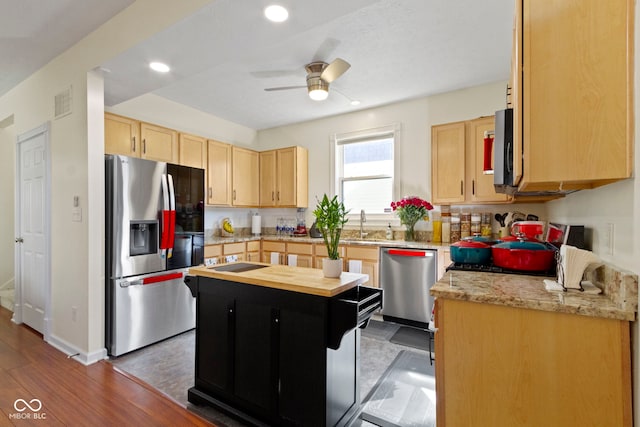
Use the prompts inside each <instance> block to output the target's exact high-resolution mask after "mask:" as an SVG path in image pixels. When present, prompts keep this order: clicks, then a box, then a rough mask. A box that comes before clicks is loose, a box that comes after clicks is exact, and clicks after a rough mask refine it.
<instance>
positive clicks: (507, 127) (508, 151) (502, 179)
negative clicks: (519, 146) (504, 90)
mask: <svg viewBox="0 0 640 427" xmlns="http://www.w3.org/2000/svg"><path fill="white" fill-rule="evenodd" d="M493 185H494V187H495V190H496V193H505V194H514V193H516V191H517V190H518V187H517V185H515V183H514V182H513V108H507V109H506V110H498V111H496V121H495V129H494V140H493Z"/></svg>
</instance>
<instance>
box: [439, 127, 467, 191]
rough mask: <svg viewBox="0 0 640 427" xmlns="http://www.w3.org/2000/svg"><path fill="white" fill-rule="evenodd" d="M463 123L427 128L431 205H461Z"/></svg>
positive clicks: (462, 189) (463, 151)
mask: <svg viewBox="0 0 640 427" xmlns="http://www.w3.org/2000/svg"><path fill="white" fill-rule="evenodd" d="M464 178H465V123H464V122H456V123H448V124H443V125H436V126H433V127H432V128H431V194H432V197H433V203H434V204H450V203H458V202H464V199H465V195H464Z"/></svg>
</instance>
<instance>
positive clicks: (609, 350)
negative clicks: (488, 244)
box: [431, 267, 638, 427]
mask: <svg viewBox="0 0 640 427" xmlns="http://www.w3.org/2000/svg"><path fill="white" fill-rule="evenodd" d="M607 268H608V267H607ZM594 276H595V275H594ZM598 277H599V280H601V281H602V282H601V283H597V285H598V286H599V287H601V288H602V289H603V291H604V292H603V293H602V294H599V295H592V294H585V293H581V292H579V291H577V290H570V291H568V292H549V291H547V290H545V287H544V284H543V278H541V277H534V276H526V275H507V274H497V273H480V272H463V271H449V272H447V273H446V274H445V275H444V277H443V278H442V279H441V280H440V281H438V282H437V283H436V284H435V285H434V286H433V288H432V290H431V293H432V294H433V295H434V296H435V297H436V298H437V299H436V308H435V326H436V328H437V331H436V333H435V354H436V394H437V396H438V399H437V424H438V426H445V425H446V426H447V427H456V426H468V425H487V426H512V425H518V426H541V425H545V426H604V425H611V426H614V425H615V426H631V425H632V424H633V421H632V420H633V418H632V387H631V379H632V375H631V350H630V322H631V321H633V320H635V315H636V311H637V300H638V293H637V292H638V279H637V276H635V275H632V274H628V273H625V272H617V271H613V270H611V269H608V270H607V271H604V272H601V273H600V274H599V275H598Z"/></svg>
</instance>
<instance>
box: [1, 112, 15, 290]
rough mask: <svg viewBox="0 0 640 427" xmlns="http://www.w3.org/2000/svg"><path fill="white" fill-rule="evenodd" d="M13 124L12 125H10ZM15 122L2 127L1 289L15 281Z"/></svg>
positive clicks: (11, 121) (8, 122)
mask: <svg viewBox="0 0 640 427" xmlns="http://www.w3.org/2000/svg"><path fill="white" fill-rule="evenodd" d="M10 123H11V124H10ZM12 123H13V120H7V123H6V125H5V126H4V127H2V125H0V206H2V208H1V209H2V210H1V213H0V236H2V239H0V289H2V288H3V287H4V288H12V287H13V280H14V272H13V269H14V266H13V265H14V246H15V244H14V242H13V237H14V208H13V197H14V188H15V179H14V176H15V161H14V159H15V151H16V150H15V148H16V134H15V126H13V124H12Z"/></svg>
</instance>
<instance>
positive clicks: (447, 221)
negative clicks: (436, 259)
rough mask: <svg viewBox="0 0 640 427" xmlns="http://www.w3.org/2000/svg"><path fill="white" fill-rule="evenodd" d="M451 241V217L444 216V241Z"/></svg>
mask: <svg viewBox="0 0 640 427" xmlns="http://www.w3.org/2000/svg"><path fill="white" fill-rule="evenodd" d="M450 241H451V217H450V216H448V215H447V216H444V215H443V216H442V243H449V242H450Z"/></svg>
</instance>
